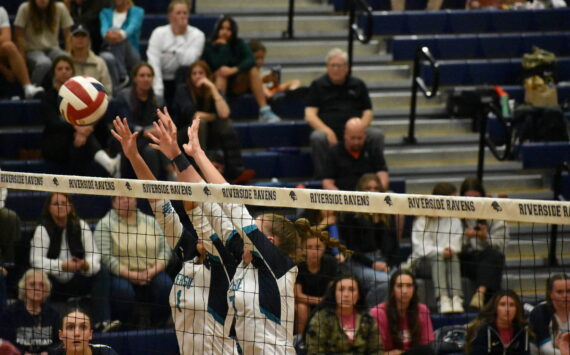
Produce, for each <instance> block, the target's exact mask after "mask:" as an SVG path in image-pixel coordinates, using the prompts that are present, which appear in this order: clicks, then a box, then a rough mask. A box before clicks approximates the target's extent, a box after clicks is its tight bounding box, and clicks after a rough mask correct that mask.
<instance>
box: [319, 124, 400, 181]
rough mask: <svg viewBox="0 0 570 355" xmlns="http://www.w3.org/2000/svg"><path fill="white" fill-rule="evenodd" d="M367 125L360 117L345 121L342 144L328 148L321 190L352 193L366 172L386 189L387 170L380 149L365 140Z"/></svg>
mask: <svg viewBox="0 0 570 355" xmlns="http://www.w3.org/2000/svg"><path fill="white" fill-rule="evenodd" d="M366 132H367V130H366V124H365V122H364V120H362V119H360V118H357V117H355V118H351V119H350V120H348V121H346V125H345V129H344V142H343V143H342V144H338V145H336V146H334V147H331V148H330V149H329V152H328V157H327V159H326V163H325V165H324V166H323V168H324V169H323V175H322V176H323V188H324V189H327V190H345V191H354V189H355V188H356V183H357V182H358V179H359V178H360V177H361V176H362V175H364V174H365V173H375V174H376V175H377V176H378V179H379V180H380V182H381V183H382V185H381V188H382V189H383V190H387V188H388V184H389V182H388V180H389V176H388V167H387V166H386V161H385V160H384V154H382V151H381V150H377V149H375V146H374V145H373V144H371V143H370V142H371V141H368V140H367V139H366V134H367V133H366Z"/></svg>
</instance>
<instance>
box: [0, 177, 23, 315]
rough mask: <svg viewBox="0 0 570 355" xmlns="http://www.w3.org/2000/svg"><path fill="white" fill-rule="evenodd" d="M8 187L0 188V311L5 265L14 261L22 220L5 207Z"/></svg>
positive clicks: (5, 273) (2, 298)
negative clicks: (0, 227)
mask: <svg viewBox="0 0 570 355" xmlns="http://www.w3.org/2000/svg"><path fill="white" fill-rule="evenodd" d="M7 197H8V189H7V188H5V187H2V188H0V226H2V230H1V232H0V313H1V312H2V310H3V309H4V307H5V306H6V298H7V295H6V292H7V285H6V278H7V276H8V269H7V266H8V265H9V264H11V263H13V262H14V257H15V246H16V243H17V242H18V241H19V240H20V226H21V224H22V222H21V221H20V217H18V215H17V214H16V212H14V211H12V210H11V209H9V208H6V198H7Z"/></svg>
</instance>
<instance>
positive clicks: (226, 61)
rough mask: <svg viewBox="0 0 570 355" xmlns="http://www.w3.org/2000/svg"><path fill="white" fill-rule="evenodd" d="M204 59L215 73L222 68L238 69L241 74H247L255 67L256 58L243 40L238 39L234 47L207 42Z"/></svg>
mask: <svg viewBox="0 0 570 355" xmlns="http://www.w3.org/2000/svg"><path fill="white" fill-rule="evenodd" d="M202 57H203V59H204V60H205V61H206V62H207V63H208V65H209V66H210V68H211V69H212V71H213V72H215V71H216V70H218V69H219V68H220V67H221V66H224V65H225V66H228V67H237V68H238V70H239V72H240V73H244V72H247V71H248V70H249V69H251V68H252V67H253V66H254V65H255V58H254V57H253V53H251V49H249V46H248V45H247V43H245V41H244V40H243V39H240V38H238V39H236V43H235V45H234V46H230V45H229V44H222V45H219V46H218V45H214V44H213V43H212V42H211V41H208V42H206V46H205V47H204V54H203V55H202Z"/></svg>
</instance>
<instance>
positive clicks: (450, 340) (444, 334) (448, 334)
mask: <svg viewBox="0 0 570 355" xmlns="http://www.w3.org/2000/svg"><path fill="white" fill-rule="evenodd" d="M466 338H467V328H466V327H465V325H463V324H461V325H445V326H443V327H441V328H439V329H436V331H435V341H434V342H433V343H432V346H433V349H434V351H435V353H436V354H438V355H439V354H451V353H461V352H463V347H464V346H465V339H466Z"/></svg>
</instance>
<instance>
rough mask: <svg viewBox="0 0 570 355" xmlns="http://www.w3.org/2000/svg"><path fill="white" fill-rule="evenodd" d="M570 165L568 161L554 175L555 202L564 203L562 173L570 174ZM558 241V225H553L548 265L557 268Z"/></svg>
mask: <svg viewBox="0 0 570 355" xmlns="http://www.w3.org/2000/svg"><path fill="white" fill-rule="evenodd" d="M569 164H570V163H569V162H568V161H565V162H563V163H562V164H560V165H559V166H558V167H557V168H556V172H555V173H554V180H553V181H552V190H554V200H555V201H562V200H563V198H562V197H561V189H562V173H563V172H564V171H566V172H567V173H570V165H569ZM557 239H558V225H557V224H553V225H552V226H551V228H550V249H549V250H548V265H549V266H557V265H558V260H557V259H556V242H557Z"/></svg>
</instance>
